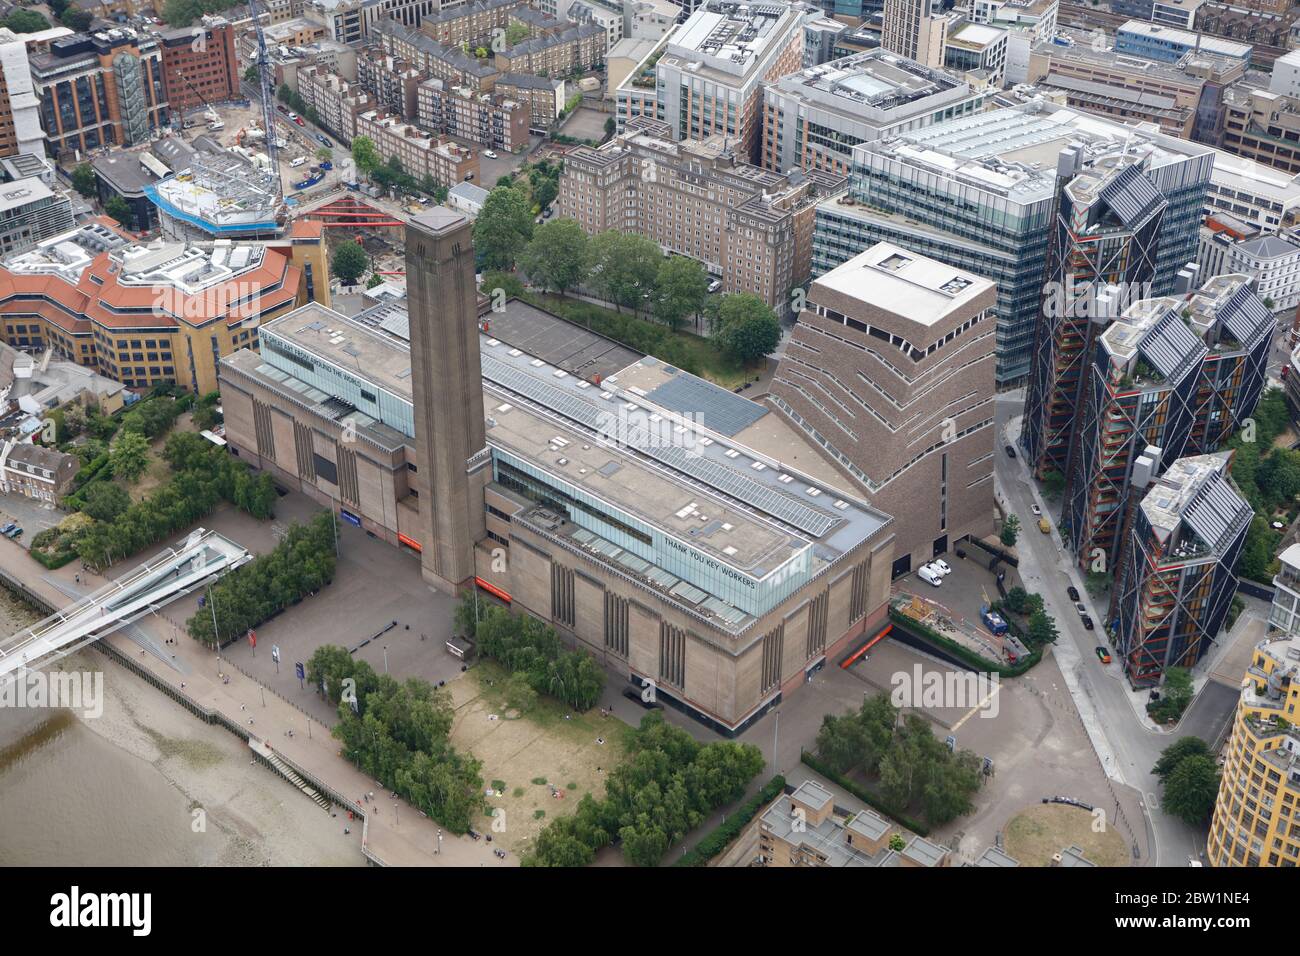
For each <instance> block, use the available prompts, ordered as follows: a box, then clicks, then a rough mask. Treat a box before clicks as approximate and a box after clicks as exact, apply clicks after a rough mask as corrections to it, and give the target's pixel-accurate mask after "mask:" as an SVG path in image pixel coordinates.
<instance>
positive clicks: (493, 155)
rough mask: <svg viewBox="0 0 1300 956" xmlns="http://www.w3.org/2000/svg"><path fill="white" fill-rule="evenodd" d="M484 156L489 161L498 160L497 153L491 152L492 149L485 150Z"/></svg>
mask: <svg viewBox="0 0 1300 956" xmlns="http://www.w3.org/2000/svg"><path fill="white" fill-rule="evenodd" d="M483 155H484V156H486V157H487V158H488V159H496V158H497V154H496V153H495V152H493V151H492V150H490V149H485V150H483Z"/></svg>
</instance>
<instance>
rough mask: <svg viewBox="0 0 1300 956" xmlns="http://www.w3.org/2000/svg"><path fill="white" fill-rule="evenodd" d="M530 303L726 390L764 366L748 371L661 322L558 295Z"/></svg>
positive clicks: (533, 297) (704, 341) (701, 340)
mask: <svg viewBox="0 0 1300 956" xmlns="http://www.w3.org/2000/svg"><path fill="white" fill-rule="evenodd" d="M527 298H528V300H529V301H531V302H533V303H534V304H536V305H537V306H539V307H540V308H543V309H546V310H547V311H549V312H554V313H555V314H556V315H559V316H562V317H564V318H566V319H568V320H569V321H570V322H574V323H577V324H578V325H582V326H585V327H587V328H589V329H591V330H592V331H593V332H599V333H600V334H601V335H607V336H609V337H610V338H612V339H616V340H618V341H619V342H622V343H623V344H625V345H627V346H629V347H631V348H634V349H637V350H638V351H641V352H646V353H648V354H650V355H653V356H655V358H658V359H660V360H662V361H664V362H668V363H669V364H672V365H677V366H679V367H681V368H684V369H686V371H688V372H693V373H694V374H696V375H699V376H700V377H701V378H706V379H708V380H709V381H710V382H713V383H714V384H716V385H721V386H722V387H723V388H735V387H736V386H737V385H742V384H744V383H745V382H750V381H753V380H754V379H755V378H757V377H758V373H759V371H760V369H761V366H756V367H754V368H746V367H745V366H743V365H741V364H740V363H739V362H737V361H735V360H733V359H730V358H728V357H727V356H725V355H723V354H722V352H721V351H720V350H719V349H718V348H717V346H715V345H714V344H713V343H712V342H710V341H709V340H708V339H706V338H704V337H703V336H699V335H695V334H694V333H692V332H685V331H681V332H672V331H670V330H669V329H668V328H667V327H666V326H664V325H661V324H660V323H658V322H655V321H652V320H648V319H641V318H636V317H635V316H633V315H632V314H631V313H630V312H624V313H622V314H620V313H618V312H616V311H615V310H614V309H607V308H605V307H604V306H600V305H595V304H594V303H591V302H584V301H581V300H578V299H568V298H565V299H562V298H560V297H559V296H557V295H552V294H542V293H529V294H528V296H527Z"/></svg>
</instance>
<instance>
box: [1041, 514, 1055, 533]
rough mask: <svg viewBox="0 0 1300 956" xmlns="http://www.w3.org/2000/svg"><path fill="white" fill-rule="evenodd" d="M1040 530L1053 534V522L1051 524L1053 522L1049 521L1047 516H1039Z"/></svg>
mask: <svg viewBox="0 0 1300 956" xmlns="http://www.w3.org/2000/svg"><path fill="white" fill-rule="evenodd" d="M1038 530H1039V531H1041V532H1043V534H1051V533H1052V524H1051V522H1049V521H1048V520H1047V519H1046V518H1039V519H1038Z"/></svg>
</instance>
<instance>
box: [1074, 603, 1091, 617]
mask: <svg viewBox="0 0 1300 956" xmlns="http://www.w3.org/2000/svg"><path fill="white" fill-rule="evenodd" d="M1074 609H1075V610H1076V611H1078V612H1079V617H1084V616H1086V615H1087V613H1088V609H1087V608H1086V607H1084V605H1083V602H1082V601H1075V602H1074Z"/></svg>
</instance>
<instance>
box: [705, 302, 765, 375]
mask: <svg viewBox="0 0 1300 956" xmlns="http://www.w3.org/2000/svg"><path fill="white" fill-rule="evenodd" d="M713 340H714V342H716V343H717V345H718V347H719V348H720V349H722V351H723V352H724V353H726V354H727V355H729V356H730V357H731V358H733V359H735V360H736V361H738V362H741V363H742V364H744V365H752V364H753V363H755V362H757V361H759V360H760V359H762V358H763V357H764V356H767V355H771V354H772V352H773V351H775V350H776V347H777V345H778V344H780V341H781V322H780V320H779V319H777V317H776V313H775V312H773V311H772V309H771V308H770V307H769V306H768V305H767V303H766V302H764V301H763V300H762V299H760V298H759V297H758V296H756V295H754V294H753V293H750V292H740V293H737V294H735V295H727V296H723V297H722V302H721V303H720V304H719V306H718V318H717V326H716V331H715V332H714V333H713Z"/></svg>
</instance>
